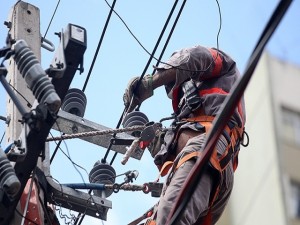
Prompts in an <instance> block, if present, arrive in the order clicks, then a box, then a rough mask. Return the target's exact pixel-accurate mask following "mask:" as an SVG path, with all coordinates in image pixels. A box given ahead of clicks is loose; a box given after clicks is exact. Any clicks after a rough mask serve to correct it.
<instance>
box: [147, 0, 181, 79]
mask: <svg viewBox="0 0 300 225" xmlns="http://www.w3.org/2000/svg"><path fill="white" fill-rule="evenodd" d="M185 3H186V0H184V1H183V2H182V5H181V7H180V9H179V12H178V14H177V16H176V19H175V21H174V23H173V26H172V28H171V30H170V33H169V35H168V37H167V39H166V42H165V44H164V46H163V48H162V51H161V53H160V55H159V57H158V60H157V62H156V65H155V66H156V67H157V66H158V65H159V63H160V62H161V59H162V57H163V55H164V53H165V51H166V49H167V47H168V44H169V41H170V39H171V37H172V35H173V32H174V30H175V27H176V25H177V22H178V20H179V18H180V16H181V13H182V10H183V8H184V6H185ZM155 71H156V69H154V70H153V72H152V75H154V73H155Z"/></svg>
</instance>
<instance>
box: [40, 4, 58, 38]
mask: <svg viewBox="0 0 300 225" xmlns="http://www.w3.org/2000/svg"><path fill="white" fill-rule="evenodd" d="M59 3H60V0H58V2H57V4H56V7H55V10H54V12H53V14H52V17H51V19H50V22H49V24H48V27H47V30H46V32H45V34H44V38H43V39H45V38H46V36H47V33H48V30H49V28H50V26H51V23H52V20H53V18H54V16H55V14H56V10H57V8H58V6H59Z"/></svg>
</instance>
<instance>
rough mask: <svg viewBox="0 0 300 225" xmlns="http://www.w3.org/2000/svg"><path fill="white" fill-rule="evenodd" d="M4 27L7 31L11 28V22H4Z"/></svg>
mask: <svg viewBox="0 0 300 225" xmlns="http://www.w3.org/2000/svg"><path fill="white" fill-rule="evenodd" d="M4 25H5V26H6V27H7V28H8V29H10V28H11V22H7V21H4Z"/></svg>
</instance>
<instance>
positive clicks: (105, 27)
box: [82, 0, 117, 92]
mask: <svg viewBox="0 0 300 225" xmlns="http://www.w3.org/2000/svg"><path fill="white" fill-rule="evenodd" d="M116 2H117V0H114V2H113V4H112V6H111V7H110V11H109V14H108V16H107V19H106V22H105V25H104V28H103V30H102V34H101V37H100V40H99V42H98V46H97V49H96V52H95V54H94V58H93V61H92V64H91V66H90V69H89V72H88V75H87V77H86V80H85V82H84V85H83V88H82V91H83V92H84V91H85V89H86V86H87V83H88V81H89V79H90V76H91V73H92V71H93V68H94V65H95V62H96V59H97V56H98V53H99V50H100V47H101V44H102V41H103V38H104V35H105V32H106V29H107V26H108V23H109V21H110V18H111V14H112V12H113V10H114V7H115V4H116Z"/></svg>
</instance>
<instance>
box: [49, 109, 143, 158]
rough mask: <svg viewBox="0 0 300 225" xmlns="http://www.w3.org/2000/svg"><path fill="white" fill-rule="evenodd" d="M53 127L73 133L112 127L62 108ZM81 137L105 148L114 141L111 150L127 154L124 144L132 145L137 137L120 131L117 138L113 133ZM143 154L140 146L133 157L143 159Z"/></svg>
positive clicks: (66, 132) (103, 129)
mask: <svg viewBox="0 0 300 225" xmlns="http://www.w3.org/2000/svg"><path fill="white" fill-rule="evenodd" d="M53 129H55V130H58V131H60V132H63V133H65V134H73V133H83V132H90V131H96V130H98V131H105V130H109V129H110V128H108V127H105V126H103V125H100V124H97V123H95V122H92V121H89V120H87V119H84V118H82V117H79V116H76V115H73V114H71V113H68V112H65V111H63V110H60V111H59V112H58V118H57V120H56V123H55V124H54V126H53ZM80 139H82V140H85V141H88V142H90V143H93V144H96V145H99V146H101V147H104V148H107V147H108V146H109V144H110V143H111V142H113V145H112V147H111V150H113V151H116V152H118V153H122V154H125V152H126V148H125V146H124V145H131V143H132V141H133V140H135V137H133V136H131V135H129V134H126V133H120V134H116V137H115V138H113V135H112V134H107V135H101V136H91V137H80ZM142 155H143V150H141V149H140V148H136V150H135V151H134V153H133V154H132V155H131V157H133V158H135V159H141V157H142Z"/></svg>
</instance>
